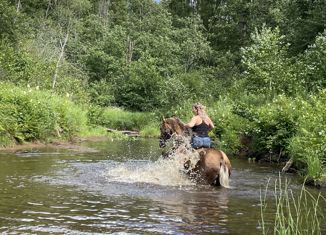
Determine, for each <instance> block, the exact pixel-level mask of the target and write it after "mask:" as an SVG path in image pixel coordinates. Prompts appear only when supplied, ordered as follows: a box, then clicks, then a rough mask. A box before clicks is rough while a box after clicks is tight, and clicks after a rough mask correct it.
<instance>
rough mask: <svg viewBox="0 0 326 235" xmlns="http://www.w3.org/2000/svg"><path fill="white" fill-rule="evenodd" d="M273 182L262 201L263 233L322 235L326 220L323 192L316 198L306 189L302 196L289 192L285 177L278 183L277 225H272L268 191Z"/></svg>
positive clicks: (275, 204)
mask: <svg viewBox="0 0 326 235" xmlns="http://www.w3.org/2000/svg"><path fill="white" fill-rule="evenodd" d="M269 184H270V182H268V184H267V186H266V188H265V194H264V195H262V192H261V193H260V195H261V196H260V201H261V221H260V225H261V229H262V234H264V235H265V234H282V235H292V234H296V235H312V234H321V228H320V226H321V223H322V222H323V221H324V219H325V212H324V211H323V207H322V205H323V204H324V205H325V203H326V199H325V198H324V197H323V196H322V195H321V193H319V194H318V195H317V196H314V195H313V194H312V193H310V192H309V191H308V190H307V189H306V188H305V186H304V184H303V186H302V188H301V191H300V193H299V195H295V194H294V193H293V191H292V190H291V189H289V183H288V182H287V180H285V182H282V179H281V177H279V179H277V180H276V181H275V186H274V199H275V203H274V204H273V206H274V208H273V209H275V210H276V211H275V217H274V223H273V224H269V223H267V222H266V220H265V213H266V211H267V208H268V203H267V192H268V187H269Z"/></svg>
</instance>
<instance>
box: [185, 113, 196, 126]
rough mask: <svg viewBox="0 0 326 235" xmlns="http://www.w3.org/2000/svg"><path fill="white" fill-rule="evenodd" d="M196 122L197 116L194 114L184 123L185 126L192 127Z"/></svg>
mask: <svg viewBox="0 0 326 235" xmlns="http://www.w3.org/2000/svg"><path fill="white" fill-rule="evenodd" d="M196 123H197V117H196V116H194V117H193V118H192V119H191V120H190V122H189V123H187V124H186V125H185V127H186V128H192V127H194V126H195V125H196Z"/></svg>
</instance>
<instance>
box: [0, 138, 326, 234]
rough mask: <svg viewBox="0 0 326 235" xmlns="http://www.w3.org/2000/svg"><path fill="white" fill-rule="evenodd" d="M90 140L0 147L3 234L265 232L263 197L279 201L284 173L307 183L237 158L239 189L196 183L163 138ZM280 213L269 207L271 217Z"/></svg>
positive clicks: (293, 182) (294, 184)
mask: <svg viewBox="0 0 326 235" xmlns="http://www.w3.org/2000/svg"><path fill="white" fill-rule="evenodd" d="M83 145H84V146H85V147H89V148H92V149H95V150H96V151H94V152H90V153H80V152H74V151H68V150H62V149H53V148H52V149H50V148H49V149H39V150H37V149H34V150H29V151H19V152H16V153H10V154H9V153H6V152H2V153H0V233H1V234H262V230H261V226H260V222H259V221H260V218H261V213H260V208H261V207H260V205H261V202H260V196H264V195H266V197H267V200H269V201H271V202H273V192H274V182H275V180H277V179H279V178H280V177H281V179H282V180H283V181H287V182H289V188H290V189H291V190H293V192H294V193H298V192H299V191H300V189H301V184H300V182H299V181H298V180H297V178H296V177H295V176H292V175H282V176H279V173H278V170H279V169H278V168H277V167H272V166H270V165H263V164H258V163H253V162H248V161H245V160H241V159H237V158H236V157H233V158H231V162H232V166H233V171H232V175H231V181H230V185H231V186H232V188H230V189H225V188H219V187H217V188H216V187H211V186H206V185H195V184H194V183H193V182H191V181H190V180H189V179H188V178H187V177H185V176H184V175H183V174H182V173H181V172H180V167H179V166H178V164H176V162H175V161H166V160H161V159H160V149H159V148H158V141H157V140H155V139H154V140H151V139H150V140H149V139H136V140H120V141H101V142H89V143H87V142H85V143H83ZM268 184H269V185H270V187H267V190H265V188H266V186H267V185H268ZM310 192H311V193H312V194H316V195H317V193H319V192H320V191H318V190H316V189H310ZM322 194H324V195H325V192H322ZM271 204H272V203H271ZM321 206H322V207H323V209H324V212H325V214H326V210H325V204H322V205H321ZM274 217H275V209H273V207H271V208H270V209H268V208H267V209H266V212H265V213H264V219H265V221H266V223H267V224H270V225H271V224H272V223H273V219H274ZM321 227H322V233H325V234H326V226H325V224H322V225H321Z"/></svg>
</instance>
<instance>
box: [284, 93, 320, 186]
mask: <svg viewBox="0 0 326 235" xmlns="http://www.w3.org/2000/svg"><path fill="white" fill-rule="evenodd" d="M325 104H326V90H325V89H324V90H322V91H321V92H320V94H318V95H315V96H311V97H310V98H309V99H307V100H305V99H302V100H300V104H299V105H300V106H301V110H302V111H301V113H300V115H299V117H298V124H297V134H296V136H294V137H293V138H292V139H291V141H290V145H289V151H290V154H291V156H293V158H294V160H295V161H298V162H302V163H304V165H305V166H306V168H305V175H307V176H308V177H310V178H312V179H320V178H321V177H323V178H324V180H326V145H325V143H326V128H325V123H326V115H325Z"/></svg>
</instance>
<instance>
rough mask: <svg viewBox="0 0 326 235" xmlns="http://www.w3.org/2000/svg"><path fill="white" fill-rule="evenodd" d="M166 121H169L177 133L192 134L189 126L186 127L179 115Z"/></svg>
mask: <svg viewBox="0 0 326 235" xmlns="http://www.w3.org/2000/svg"><path fill="white" fill-rule="evenodd" d="M165 122H167V123H168V124H169V125H170V126H171V128H172V129H173V130H174V131H175V132H176V133H177V134H182V135H185V136H188V135H190V133H189V130H188V128H186V127H185V124H184V123H183V122H182V121H181V120H180V119H179V118H178V117H170V118H167V119H165Z"/></svg>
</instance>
